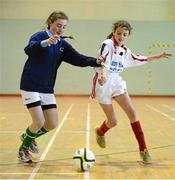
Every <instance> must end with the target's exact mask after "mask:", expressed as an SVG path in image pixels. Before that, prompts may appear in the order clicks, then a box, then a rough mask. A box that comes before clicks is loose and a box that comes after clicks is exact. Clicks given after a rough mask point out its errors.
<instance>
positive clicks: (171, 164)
mask: <svg viewBox="0 0 175 180" xmlns="http://www.w3.org/2000/svg"><path fill="white" fill-rule="evenodd" d="M132 100H133V103H134V105H135V107H136V110H137V113H138V115H139V117H140V121H141V123H142V127H143V129H144V132H145V136H146V140H147V144H148V145H149V149H150V154H151V156H152V159H153V161H154V163H153V164H152V165H144V164H142V163H141V162H140V159H139V154H138V146H137V143H136V140H135V137H134V135H133V132H132V130H131V127H130V125H129V121H128V119H127V117H126V115H125V114H124V112H123V111H122V110H121V109H120V107H119V106H118V105H117V104H116V103H114V106H115V111H116V113H117V117H118V119H119V123H118V126H117V127H115V128H113V129H111V130H110V131H109V132H108V133H107V134H106V136H107V148H106V149H100V148H99V147H98V146H97V144H96V141H95V135H94V127H95V126H97V125H99V124H101V122H102V120H104V119H105V116H104V114H103V112H102V111H101V109H100V106H99V105H98V104H97V103H95V102H94V101H92V100H89V99H88V97H57V103H58V112H59V122H60V123H59V126H58V128H57V129H56V130H54V131H52V132H50V133H48V134H47V135H45V136H42V137H40V138H38V140H37V141H38V144H39V147H40V153H39V154H37V155H35V154H34V155H33V157H34V160H35V161H36V163H33V164H30V165H27V164H23V163H20V162H19V161H18V159H17V152H18V148H19V145H20V143H21V142H20V139H19V136H20V134H21V133H22V132H23V131H24V130H25V129H26V127H27V126H28V125H29V124H30V121H31V119H30V116H29V113H28V111H27V109H26V108H25V107H24V106H23V104H22V101H21V98H20V97H18V96H16V97H8V96H0V179H175V98H173V97H171V98H170V97H155V98H154V97H152V98H151V97H133V98H132ZM81 147H87V148H90V149H91V150H92V151H93V152H94V154H95V155H96V163H95V165H94V167H93V168H92V169H91V170H90V171H89V172H86V173H82V172H77V171H76V170H75V168H74V166H73V159H72V156H73V154H74V152H75V150H76V149H78V148H81Z"/></svg>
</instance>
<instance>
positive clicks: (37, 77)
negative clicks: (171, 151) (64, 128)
mask: <svg viewBox="0 0 175 180" xmlns="http://www.w3.org/2000/svg"><path fill="white" fill-rule="evenodd" d="M67 22H68V17H67V15H66V14H65V13H64V12H53V13H51V14H50V16H49V17H48V19H47V21H46V24H47V29H46V30H45V31H40V32H37V33H35V34H33V35H32V36H31V38H30V40H29V43H28V45H27V46H26V47H25V49H24V51H25V53H26V54H27V55H28V59H27V61H26V63H25V65H24V68H23V72H22V76H21V83H20V89H21V95H22V99H23V102H24V104H25V105H26V106H27V108H28V110H29V113H30V115H31V117H32V123H31V124H30V126H29V127H28V128H27V129H26V132H25V133H24V134H22V135H21V140H22V144H21V146H20V148H19V152H18V158H19V160H21V161H23V162H32V156H31V154H30V152H29V151H31V152H33V153H38V152H39V149H38V146H37V144H36V141H35V139H36V138H37V137H39V136H41V135H43V134H45V133H47V132H48V131H50V130H52V129H54V128H55V127H57V124H58V115H57V109H56V108H57V107H56V100H55V96H54V85H55V80H56V76H57V70H58V68H59V66H60V65H61V63H62V61H64V62H67V63H69V64H72V65H74V66H81V67H86V66H92V67H98V66H100V65H99V63H100V59H96V58H93V57H88V56H85V55H82V54H80V53H78V52H77V51H76V50H75V49H74V48H73V47H72V46H71V45H70V44H69V43H68V42H67V41H65V40H64V39H63V36H61V35H62V34H63V33H64V31H65V29H66V26H67Z"/></svg>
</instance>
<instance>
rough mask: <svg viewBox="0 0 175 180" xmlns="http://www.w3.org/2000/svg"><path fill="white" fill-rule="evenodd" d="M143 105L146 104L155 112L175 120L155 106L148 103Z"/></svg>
mask: <svg viewBox="0 0 175 180" xmlns="http://www.w3.org/2000/svg"><path fill="white" fill-rule="evenodd" d="M145 105H146V106H147V107H148V108H150V109H152V110H154V111H156V112H158V113H160V114H162V115H163V116H165V117H167V118H169V119H171V120H172V121H175V118H173V117H171V116H169V115H168V114H166V113H164V112H162V111H160V110H158V109H157V108H155V107H153V106H151V105H149V104H145Z"/></svg>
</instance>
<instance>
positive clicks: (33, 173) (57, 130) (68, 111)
mask: <svg viewBox="0 0 175 180" xmlns="http://www.w3.org/2000/svg"><path fill="white" fill-rule="evenodd" d="M73 105H74V104H71V105H70V107H69V109H68V110H67V112H66V114H65V115H64V117H63V119H62V121H61V123H60V124H59V126H58V127H57V129H56V131H55V133H54V134H53V136H52V138H51V140H50V141H49V143H48V145H47V147H46V149H45V150H44V152H43V153H42V155H41V157H40V161H43V160H44V159H45V157H46V155H47V153H48V151H49V149H50V147H51V146H52V144H53V142H54V140H55V138H56V136H57V134H58V132H59V131H60V129H61V128H62V126H63V124H64V121H65V120H66V119H67V117H68V115H69V113H70V111H71V109H72V107H73ZM41 164H42V162H39V163H38V164H37V165H36V167H35V168H34V170H33V171H32V173H31V175H30V177H29V179H30V180H32V179H34V178H35V176H36V174H37V172H38V171H39V169H40V167H41Z"/></svg>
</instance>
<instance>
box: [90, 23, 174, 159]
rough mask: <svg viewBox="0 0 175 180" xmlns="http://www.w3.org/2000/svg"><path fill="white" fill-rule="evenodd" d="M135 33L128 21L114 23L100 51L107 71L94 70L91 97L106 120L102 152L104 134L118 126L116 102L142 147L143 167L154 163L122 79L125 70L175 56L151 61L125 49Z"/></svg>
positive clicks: (99, 136)
mask: <svg viewBox="0 0 175 180" xmlns="http://www.w3.org/2000/svg"><path fill="white" fill-rule="evenodd" d="M131 30H132V27H131V25H130V24H129V23H128V22H127V21H118V22H116V23H114V26H113V32H112V33H111V34H110V35H109V36H108V39H106V40H105V41H104V42H103V43H102V45H101V48H100V51H99V55H100V56H101V57H102V58H103V59H104V65H105V67H106V68H104V67H102V68H101V67H100V68H95V70H96V74H95V76H94V79H93V89H92V94H91V97H92V98H93V99H96V100H97V101H98V102H99V104H100V106H101V107H102V109H103V111H104V113H105V115H106V117H107V119H106V120H105V121H104V122H103V123H102V124H101V126H99V127H96V129H95V133H96V140H97V143H98V145H99V146H100V147H101V148H105V147H106V141H105V133H106V132H107V131H108V130H109V129H111V128H113V127H114V126H116V125H117V118H116V115H115V113H114V109H113V106H112V100H113V99H114V100H115V101H116V102H117V103H118V104H119V105H120V106H121V108H122V109H123V110H124V111H125V113H126V114H127V116H128V118H129V120H130V123H131V127H132V130H133V132H134V134H135V136H136V139H137V141H138V144H139V150H140V156H141V158H142V161H143V163H151V162H152V161H151V157H150V155H149V153H148V150H147V146H146V143H145V139H144V133H143V130H142V128H141V125H140V122H139V120H138V117H137V114H136V112H135V108H134V107H133V104H132V102H131V99H130V97H129V95H128V93H127V87H126V82H125V81H124V80H123V79H122V77H121V76H120V72H122V71H123V69H124V68H127V67H132V66H137V65H143V64H145V63H146V62H148V61H152V60H154V59H161V58H169V57H171V56H172V55H171V54H167V53H162V54H160V55H155V56H151V57H146V56H138V55H135V54H133V53H132V52H131V50H130V49H128V48H127V47H126V46H125V41H126V39H127V38H128V36H129V35H130V33H131Z"/></svg>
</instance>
